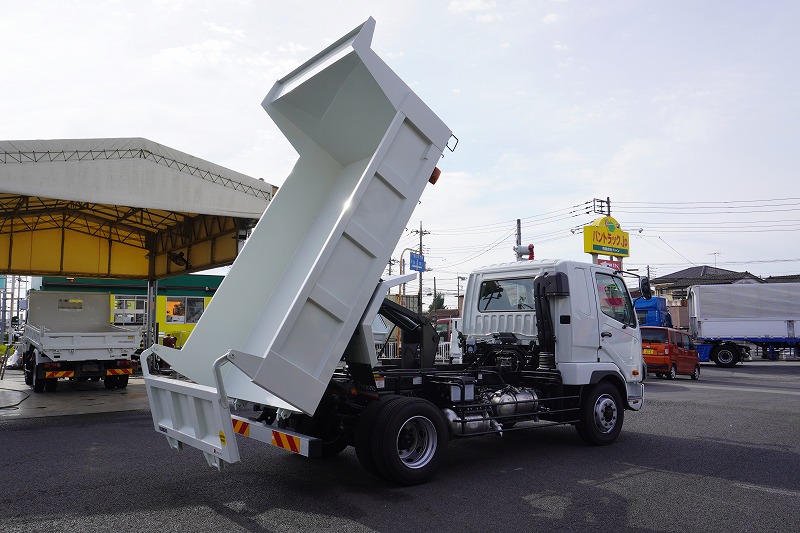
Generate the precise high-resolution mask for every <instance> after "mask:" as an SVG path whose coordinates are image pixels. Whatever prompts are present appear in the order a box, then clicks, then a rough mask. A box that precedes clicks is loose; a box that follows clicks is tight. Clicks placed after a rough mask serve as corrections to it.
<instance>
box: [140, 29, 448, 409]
mask: <svg viewBox="0 0 800 533" xmlns="http://www.w3.org/2000/svg"><path fill="white" fill-rule="evenodd" d="M374 25H375V23H374V20H372V19H369V20H368V21H367V22H366V23H364V24H363V25H362V26H360V27H359V28H356V29H355V30H354V31H352V32H350V33H349V34H347V35H346V36H345V37H343V38H342V39H340V40H339V41H337V42H336V43H334V44H332V45H331V46H330V47H328V48H327V49H326V50H324V51H323V52H321V53H320V54H318V55H316V56H315V57H314V58H312V59H311V60H310V61H308V62H306V63H305V64H303V65H302V66H300V67H299V68H298V69H296V70H295V71H293V72H292V73H291V74H289V75H288V76H286V77H285V78H283V79H281V80H279V81H278V82H277V83H276V84H275V85H274V86H273V88H272V90H271V91H270V92H269V94H268V95H267V97H266V98H265V100H264V102H263V104H262V105H263V107H264V108H265V110H266V111H267V113H268V114H269V115H270V117H271V118H272V119H273V120H274V121H275V123H276V124H277V125H278V126H279V127H280V129H281V130H282V131H283V133H284V134H285V135H286V136H287V138H288V139H289V140H290V141H291V143H292V145H293V146H294V148H295V149H296V150H297V152H298V154H299V159H298V161H297V164H296V165H295V167H294V169H293V170H292V172H291V174H290V175H289V177H288V178H287V179H286V181H285V183H284V185H283V186H282V187H281V188H280V190H279V192H278V194H277V195H276V196H275V198H274V199H273V200H272V202H271V203H270V205H269V207H268V208H267V210H266V211H265V212H264V215H263V216H262V218H261V220H260V221H259V223H258V225H257V226H256V228H255V230H254V231H253V233H252V235H251V236H250V238H249V239H248V241H247V243H246V244H245V246H244V248H243V250H242V252H241V254H240V255H239V257H238V258H237V259H236V261H235V263H234V264H233V266H232V267H231V270H230V272H229V273H228V274H227V275H226V277H225V279H224V280H223V282H222V284H221V285H220V287H219V290H218V291H217V292H216V294H215V295H214V298H213V300H212V301H211V304H210V305H209V306H208V308H207V309H206V310H205V312H204V313H203V316H202V318H201V319H200V321H199V323H198V324H197V326H196V327H195V329H194V331H193V332H192V335H191V336H190V337H189V339H188V341H187V342H186V344H185V345H184V347H183V349H182V350H171V349H169V348H165V347H163V346H155V347H153V351H154V352H155V353H157V354H158V355H159V356H161V357H162V358H164V359H165V360H167V361H168V362H169V363H170V365H172V367H173V368H174V369H175V370H176V371H178V372H179V373H180V374H183V375H185V376H187V377H189V378H190V379H192V380H193V381H195V382H197V383H199V384H201V385H207V386H213V385H214V377H213V375H212V367H213V364H214V361H215V360H216V359H218V358H219V357H220V356H222V355H224V354H226V353H229V352H230V353H231V356H230V357H229V358H230V359H231V361H233V363H234V365H225V368H223V374H224V378H223V379H224V385H225V388H226V390H227V391H228V394H229V395H230V396H231V397H233V398H240V399H243V400H248V401H252V402H255V403H260V404H266V405H274V406H276V407H292V408H296V409H299V410H302V411H304V412H306V413H313V412H314V411H315V409H316V407H317V404H318V403H319V401H320V399H321V398H322V395H323V393H324V391H325V389H326V387H327V385H328V382H329V381H330V378H331V377H332V375H333V372H334V370H335V369H336V366H337V364H338V363H339V361H340V359H341V357H342V354H343V352H344V350H345V348H346V346H347V344H348V342H349V341H350V338H351V336H352V334H353V332H354V331H355V330H356V328H357V327H359V324H360V323H361V322H362V320H363V321H364V324H363V327H366V328H368V327H369V324H371V323H372V320H373V319H374V315H373V316H372V317H366V316H364V315H365V309H368V307H370V306H369V305H368V304H369V303H370V300H371V299H372V298H373V293H374V291H375V285H376V282H377V281H378V279H379V278H380V276H381V274H382V272H383V269H384V267H385V265H386V264H387V262H388V261H389V259H390V256H391V253H392V251H393V249H394V246H395V244H396V242H397V241H398V239H399V238H400V236H401V235H402V232H403V230H404V228H405V226H406V224H407V222H408V220H409V218H410V217H411V214H412V212H413V210H414V208H415V207H416V204H417V202H418V200H419V198H420V196H421V194H422V191H423V189H424V188H425V185H426V184H427V183H428V179H429V177H430V176H431V174H432V172H433V170H434V168H435V165H436V163H437V161H438V159H439V157H440V156H441V154H442V151H443V150H444V148H445V147H446V144H447V142H448V140H449V138H450V136H451V132H450V130H449V129H448V128H447V126H446V125H445V124H444V123H443V122H442V121H441V120H440V119H439V118H438V117H437V116H436V115H435V114H434V113H433V112H432V111H431V110H430V109H429V108H428V107H427V106H426V105H425V104H424V103H423V102H422V101H421V100H420V99H419V98H418V97H417V96H416V95H415V94H414V92H413V91H411V89H410V88H409V87H408V86H407V85H406V84H405V83H404V82H403V81H402V80H401V79H400V78H399V77H398V76H397V75H396V74H395V73H394V72H392V71H391V70H390V69H389V67H388V66H387V65H386V64H385V63H383V61H382V60H381V59H380V58H379V57H378V56H377V55H376V54H375V53H374V52H373V51H372V50H371V49H370V41H371V38H372V33H373V29H374ZM376 311H377V309H376ZM221 332H222V333H223V334H220V333H221ZM370 341H371V339H370ZM365 345H366V346H365V350H367V352H368V356H369V359H370V360H376V356H375V353H374V352H375V347H374V343H372V342H368V343H365Z"/></svg>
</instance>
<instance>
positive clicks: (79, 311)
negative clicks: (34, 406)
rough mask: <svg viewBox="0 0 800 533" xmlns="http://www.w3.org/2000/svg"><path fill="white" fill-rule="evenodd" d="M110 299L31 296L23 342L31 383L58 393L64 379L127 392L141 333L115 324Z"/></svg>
mask: <svg viewBox="0 0 800 533" xmlns="http://www.w3.org/2000/svg"><path fill="white" fill-rule="evenodd" d="M110 317H111V300H110V298H109V295H108V294H103V293H78V292H49V291H31V292H30V295H29V307H28V321H27V323H26V324H25V336H24V340H23V353H24V357H23V359H24V370H25V383H27V384H28V385H30V386H31V387H33V391H34V392H42V391H45V390H46V391H48V392H52V391H55V390H56V388H57V387H58V380H59V379H78V380H92V381H99V380H101V379H103V380H104V384H105V387H106V388H107V389H113V388H120V389H122V388H125V387H127V385H128V376H129V375H130V374H131V373H132V372H133V368H132V366H131V356H132V355H133V354H134V353H135V352H136V350H137V349H139V343H140V342H141V333H140V332H138V331H134V330H129V329H126V328H122V327H119V326H114V325H112V324H111V323H110Z"/></svg>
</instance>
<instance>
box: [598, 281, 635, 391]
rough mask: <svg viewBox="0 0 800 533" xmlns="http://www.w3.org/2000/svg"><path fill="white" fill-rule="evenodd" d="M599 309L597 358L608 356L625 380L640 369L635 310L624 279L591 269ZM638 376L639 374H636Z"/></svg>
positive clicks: (607, 358) (631, 377) (606, 358)
mask: <svg viewBox="0 0 800 533" xmlns="http://www.w3.org/2000/svg"><path fill="white" fill-rule="evenodd" d="M595 281H596V286H597V297H598V305H599V309H600V313H599V317H600V358H601V360H603V359H605V360H611V361H613V362H614V363H615V364H616V365H617V366H618V367H619V369H620V371H621V372H622V373H623V375H624V376H625V378H626V380H633V379H634V377H633V374H632V372H633V371H634V370H640V369H641V366H642V364H641V360H642V342H641V338H640V337H639V335H637V334H636V332H637V323H636V313H635V312H634V309H633V303H632V302H631V298H630V295H629V294H628V289H627V287H626V286H625V282H624V281H622V279H621V278H618V277H617V276H612V275H610V274H605V273H603V272H596V273H595ZM639 377H641V376H639Z"/></svg>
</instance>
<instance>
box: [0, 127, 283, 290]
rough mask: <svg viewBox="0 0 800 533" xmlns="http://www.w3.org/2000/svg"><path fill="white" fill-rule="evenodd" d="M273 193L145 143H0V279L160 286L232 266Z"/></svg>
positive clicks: (229, 172) (257, 183) (261, 185)
mask: <svg viewBox="0 0 800 533" xmlns="http://www.w3.org/2000/svg"><path fill="white" fill-rule="evenodd" d="M275 190H276V188H275V187H274V186H272V185H270V184H268V183H265V182H264V181H263V180H258V179H255V178H252V177H249V176H246V175H244V174H241V173H239V172H235V171H233V170H230V169H228V168H225V167H222V166H220V165H217V164H214V163H211V162H210V161H205V160H203V159H200V158H198V157H195V156H192V155H189V154H186V153H184V152H180V151H178V150H175V149H173V148H169V147H167V146H164V145H162V144H158V143H155V142H153V141H150V140H147V139H142V138H110V139H51V140H18V141H0V250H2V254H0V255H2V259H0V272H4V273H10V274H23V275H43V276H72V277H106V278H127V279H163V278H165V277H171V276H174V275H177V274H185V273H189V272H197V271H202V270H207V269H210V268H214V267H217V266H223V265H228V264H231V263H232V262H233V260H234V259H235V258H236V255H237V254H238V248H239V238H240V237H241V236H242V235H243V232H246V231H247V230H248V229H249V228H250V227H252V226H253V225H254V224H255V223H256V221H257V220H258V219H259V217H260V216H261V214H262V213H263V212H264V210H265V209H266V207H267V204H268V203H269V202H270V200H271V199H272V196H273V194H274V193H275Z"/></svg>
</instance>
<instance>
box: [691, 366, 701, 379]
mask: <svg viewBox="0 0 800 533" xmlns="http://www.w3.org/2000/svg"><path fill="white" fill-rule="evenodd" d="M692 379H693V380H695V381H697V380H698V379H700V365H694V372H692Z"/></svg>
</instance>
